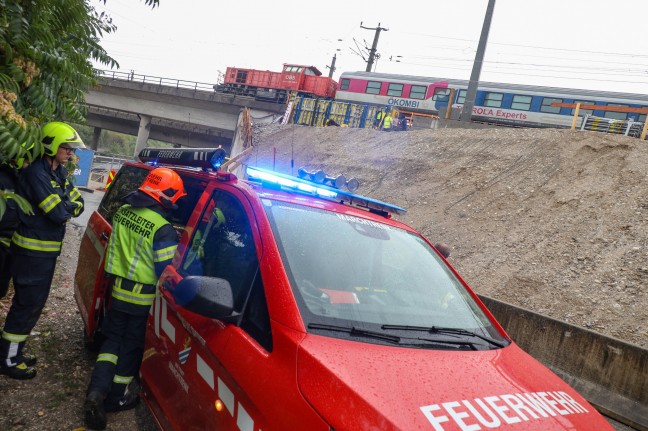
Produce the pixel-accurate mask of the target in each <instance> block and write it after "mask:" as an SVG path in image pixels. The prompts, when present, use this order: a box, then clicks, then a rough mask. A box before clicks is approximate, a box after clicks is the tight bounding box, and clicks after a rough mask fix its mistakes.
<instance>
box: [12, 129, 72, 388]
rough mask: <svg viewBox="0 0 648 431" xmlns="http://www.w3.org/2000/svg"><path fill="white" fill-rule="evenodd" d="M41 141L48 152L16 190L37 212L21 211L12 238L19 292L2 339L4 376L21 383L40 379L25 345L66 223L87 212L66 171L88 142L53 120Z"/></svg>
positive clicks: (44, 296)
mask: <svg viewBox="0 0 648 431" xmlns="http://www.w3.org/2000/svg"><path fill="white" fill-rule="evenodd" d="M41 142H42V144H43V147H44V149H45V153H44V154H43V156H42V157H40V158H38V159H36V160H34V162H33V163H32V164H31V165H30V166H29V167H27V168H26V169H25V170H24V171H23V173H22V175H21V176H20V178H19V179H18V185H17V190H16V191H17V192H18V194H19V195H21V196H22V197H23V198H25V199H27V201H29V203H30V204H31V206H32V209H33V211H34V214H33V215H28V214H25V213H23V212H19V213H18V218H19V224H18V228H17V229H16V232H15V233H14V234H13V236H12V239H11V253H12V254H13V256H14V262H13V265H12V277H13V282H14V290H15V293H14V297H13V300H12V303H11V308H10V309H9V313H8V314H7V319H6V320H5V325H4V329H3V331H2V338H1V339H0V373H1V374H5V375H7V376H9V377H11V378H13V379H21V380H24V379H31V378H33V377H34V376H36V370H35V369H34V368H33V366H34V364H35V363H36V358H35V357H34V356H31V355H28V354H26V353H25V352H23V347H24V345H25V341H26V340H27V337H28V336H29V334H30V332H31V330H32V329H33V328H34V326H35V325H36V322H37V321H38V319H39V318H40V315H41V312H42V310H43V307H44V306H45V302H46V301H47V297H48V295H49V292H50V287H51V283H52V277H53V276H54V268H55V266H56V259H57V258H58V256H59V254H60V253H61V246H62V244H63V237H64V236H65V226H66V222H67V221H68V220H69V219H70V218H72V217H76V216H78V215H80V214H81V212H82V211H83V198H82V197H81V193H79V191H78V190H77V189H76V188H75V187H74V186H73V185H72V184H71V183H70V182H69V181H68V179H67V177H68V173H67V171H66V170H65V168H64V167H63V164H64V163H65V162H66V161H68V160H69V159H70V157H71V156H72V154H73V152H74V149H75V148H84V145H83V141H82V140H81V138H80V137H79V135H78V134H77V132H76V130H74V129H73V128H72V127H71V126H69V125H68V124H65V123H61V122H52V123H47V124H46V125H45V126H43V128H42V130H41Z"/></svg>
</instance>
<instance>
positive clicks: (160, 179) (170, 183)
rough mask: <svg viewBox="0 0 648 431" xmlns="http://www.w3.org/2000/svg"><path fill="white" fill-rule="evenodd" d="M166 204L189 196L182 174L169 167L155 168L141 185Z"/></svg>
mask: <svg viewBox="0 0 648 431" xmlns="http://www.w3.org/2000/svg"><path fill="white" fill-rule="evenodd" d="M139 190H140V191H141V192H144V193H146V194H147V195H149V196H150V197H152V198H153V199H155V200H156V201H158V202H159V203H161V204H162V205H164V206H167V207H169V206H172V205H174V204H175V203H176V202H177V201H178V199H180V198H181V197H183V196H187V193H186V192H185V189H184V184H183V183H182V178H180V175H178V174H177V173H175V172H174V171H172V170H171V169H169V168H155V169H153V170H152V171H151V172H149V174H148V175H147V176H146V178H145V179H144V182H143V183H142V185H141V186H140V187H139Z"/></svg>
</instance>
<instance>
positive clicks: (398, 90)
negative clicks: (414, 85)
mask: <svg viewBox="0 0 648 431" xmlns="http://www.w3.org/2000/svg"><path fill="white" fill-rule="evenodd" d="M403 87H404V85H403V84H394V83H391V84H389V87H387V95H388V96H396V97H400V96H402V95H403Z"/></svg>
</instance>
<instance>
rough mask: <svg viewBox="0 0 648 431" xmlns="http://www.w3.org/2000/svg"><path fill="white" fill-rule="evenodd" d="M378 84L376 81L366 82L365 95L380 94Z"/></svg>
mask: <svg viewBox="0 0 648 431" xmlns="http://www.w3.org/2000/svg"><path fill="white" fill-rule="evenodd" d="M380 85H381V83H380V82H377V81H369V82H367V89H366V90H365V93H367V94H379V93H380Z"/></svg>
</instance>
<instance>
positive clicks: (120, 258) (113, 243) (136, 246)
mask: <svg viewBox="0 0 648 431" xmlns="http://www.w3.org/2000/svg"><path fill="white" fill-rule="evenodd" d="M167 224H169V222H168V221H167V220H166V219H165V218H164V217H162V216H161V215H160V214H158V213H156V212H155V211H153V210H152V209H150V208H134V207H132V206H130V205H124V206H122V207H121V208H119V210H118V211H117V212H116V213H115V216H114V217H113V231H112V235H111V236H110V241H109V242H108V248H107V251H106V264H105V270H106V272H108V273H110V274H114V275H117V276H119V277H122V278H126V279H128V280H132V281H135V282H137V283H142V284H156V283H157V279H158V277H157V275H156V273H155V262H162V261H164V260H168V259H169V256H171V257H173V253H175V249H176V248H177V246H173V247H168V250H167V249H163V250H157V251H154V250H153V238H154V237H155V233H156V232H157V231H158V229H160V228H161V227H162V226H164V225H167Z"/></svg>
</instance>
